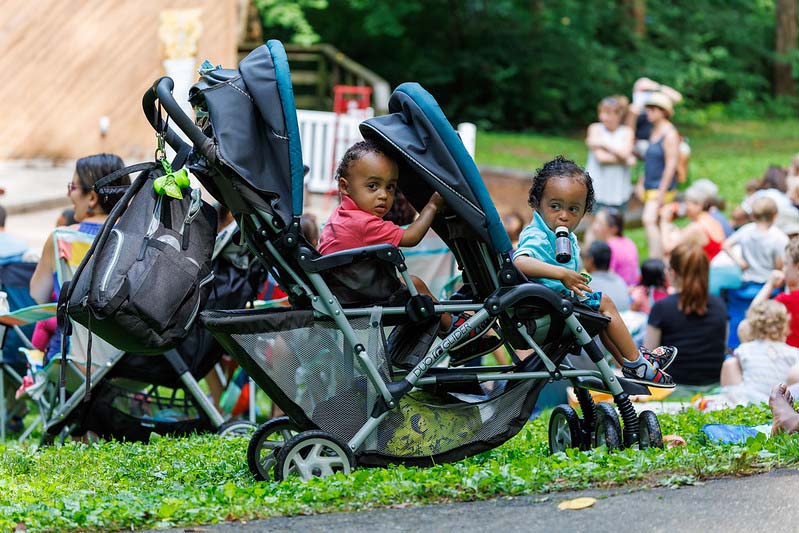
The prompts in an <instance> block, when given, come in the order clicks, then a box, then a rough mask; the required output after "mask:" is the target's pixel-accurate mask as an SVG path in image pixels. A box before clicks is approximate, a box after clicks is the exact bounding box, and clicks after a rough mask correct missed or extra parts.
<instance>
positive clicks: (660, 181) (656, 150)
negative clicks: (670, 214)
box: [639, 93, 680, 259]
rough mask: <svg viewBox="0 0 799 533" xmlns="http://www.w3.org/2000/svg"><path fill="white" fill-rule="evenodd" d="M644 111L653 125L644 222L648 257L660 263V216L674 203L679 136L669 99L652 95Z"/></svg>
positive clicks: (646, 162)
mask: <svg viewBox="0 0 799 533" xmlns="http://www.w3.org/2000/svg"><path fill="white" fill-rule="evenodd" d="M645 109H646V117H647V119H648V120H649V121H650V122H651V123H652V134H651V135H650V137H649V146H648V147H647V149H646V153H645V154H644V179H643V195H642V196H643V202H644V212H643V214H642V216H641V221H642V222H643V225H644V229H645V230H646V238H647V242H648V244H649V257H650V258H655V259H660V258H662V257H663V246H662V243H661V231H660V228H659V227H658V212H659V210H660V208H661V207H662V206H663V205H664V204H666V203H669V202H671V201H672V200H673V199H674V195H675V188H676V187H677V163H678V160H679V146H680V136H679V134H678V133H677V128H675V127H674V125H673V124H672V123H671V120H670V119H671V116H672V114H673V113H674V107H673V104H672V102H671V99H670V98H669V97H668V96H666V95H665V94H663V93H652V94H650V95H649V99H648V100H647V102H646V108H645ZM639 190H640V188H639Z"/></svg>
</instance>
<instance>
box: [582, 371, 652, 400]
mask: <svg viewBox="0 0 799 533" xmlns="http://www.w3.org/2000/svg"><path fill="white" fill-rule="evenodd" d="M616 379H618V380H619V384H620V385H621V388H622V389H624V392H626V393H627V394H636V395H643V396H649V395H650V394H651V393H650V392H649V387H646V386H645V385H641V384H640V383H633V382H632V381H627V380H626V379H624V378H622V377H617V378H616ZM574 384H575V386H576V387H579V388H581V389H586V390H594V391H597V392H604V393H605V394H611V392H610V391H609V390H608V388H607V386H606V385H605V382H604V381H602V380H601V379H599V378H597V377H594V376H580V377H578V378H575V379H574Z"/></svg>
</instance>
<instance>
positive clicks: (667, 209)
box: [660, 204, 674, 222]
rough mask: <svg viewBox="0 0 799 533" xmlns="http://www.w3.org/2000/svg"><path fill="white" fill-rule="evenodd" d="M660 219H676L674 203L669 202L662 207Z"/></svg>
mask: <svg viewBox="0 0 799 533" xmlns="http://www.w3.org/2000/svg"><path fill="white" fill-rule="evenodd" d="M660 219H661V220H662V221H665V222H671V221H672V220H674V206H673V205H672V204H667V205H664V206H662V207H661V208H660Z"/></svg>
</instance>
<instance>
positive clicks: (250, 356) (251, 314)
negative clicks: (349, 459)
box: [201, 309, 389, 440]
mask: <svg viewBox="0 0 799 533" xmlns="http://www.w3.org/2000/svg"><path fill="white" fill-rule="evenodd" d="M201 320H202V321H203V323H204V325H205V326H206V327H207V328H208V329H210V330H211V332H213V333H214V335H215V336H216V338H217V340H219V341H220V343H221V344H222V345H223V346H225V348H227V350H228V352H229V353H231V354H232V355H233V357H235V358H236V360H237V361H238V362H239V364H240V365H241V366H242V367H243V368H244V369H245V370H246V371H247V373H248V374H249V375H250V376H251V377H252V378H253V379H254V380H255V381H256V383H258V385H259V386H260V387H261V388H263V389H264V390H265V391H266V393H267V394H268V395H269V397H270V398H272V400H273V401H275V402H276V403H277V404H278V405H279V406H280V408H281V409H283V411H285V412H286V413H287V414H288V415H289V416H291V417H292V418H293V419H294V420H295V421H297V422H298V423H299V424H300V425H301V426H303V427H305V428H307V429H311V428H319V429H323V430H325V431H329V432H331V433H333V434H335V435H338V436H340V437H341V438H343V439H344V440H347V439H350V438H352V436H353V435H355V433H356V432H357V431H358V430H359V429H360V428H361V426H363V424H364V422H366V418H367V416H368V408H369V406H370V405H372V403H373V401H374V398H375V397H376V394H377V392H376V390H375V387H374V385H373V384H372V383H371V382H370V381H369V380H368V378H367V377H366V376H365V375H364V374H363V373H362V371H361V370H360V368H359V367H358V366H357V364H355V362H354V358H353V355H352V354H353V347H352V346H349V344H348V343H347V342H346V340H345V338H344V335H343V334H342V333H341V331H340V330H339V329H338V328H337V327H336V325H335V323H334V322H333V321H332V320H325V319H318V318H314V316H313V312H312V311H286V310H279V309H263V310H255V311H239V312H236V311H206V312H203V313H202V315H201ZM350 324H351V325H352V326H353V329H354V330H355V334H356V335H357V337H358V340H359V343H360V344H362V345H363V346H364V347H365V348H366V349H367V351H368V353H369V356H370V358H371V360H372V363H373V364H374V365H375V367H376V368H377V370H378V372H379V374H380V376H381V378H382V379H383V381H384V382H387V381H388V380H389V377H388V376H389V372H388V365H387V363H386V357H385V347H384V343H385V341H384V338H383V331H382V325H381V323H380V322H379V321H378V322H376V323H374V324H373V323H371V321H370V318H369V317H361V318H357V319H353V320H351V321H350Z"/></svg>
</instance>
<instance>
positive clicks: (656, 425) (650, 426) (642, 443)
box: [638, 411, 663, 450]
mask: <svg viewBox="0 0 799 533" xmlns="http://www.w3.org/2000/svg"><path fill="white" fill-rule="evenodd" d="M638 448H639V449H641V450H643V449H644V448H663V433H662V432H661V431H660V422H659V421H658V417H657V415H656V414H655V413H653V412H652V411H641V414H639V415H638Z"/></svg>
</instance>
